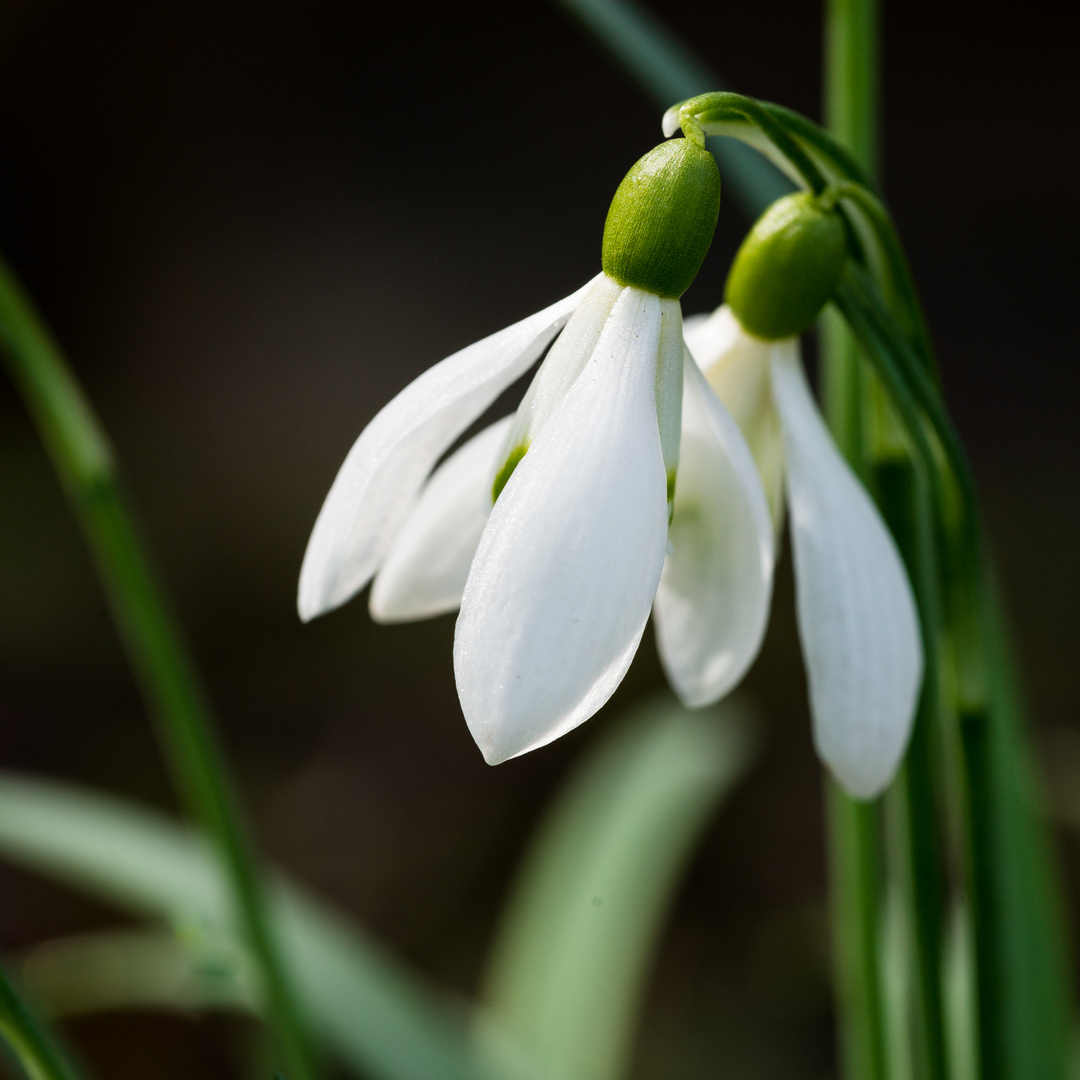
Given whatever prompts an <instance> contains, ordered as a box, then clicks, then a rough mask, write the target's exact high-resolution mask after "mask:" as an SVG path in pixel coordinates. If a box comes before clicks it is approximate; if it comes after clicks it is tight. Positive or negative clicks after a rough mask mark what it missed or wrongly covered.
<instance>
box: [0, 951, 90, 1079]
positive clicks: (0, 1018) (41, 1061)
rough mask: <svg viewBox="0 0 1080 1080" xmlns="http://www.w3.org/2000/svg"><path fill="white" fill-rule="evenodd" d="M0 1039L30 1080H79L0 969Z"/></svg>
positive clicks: (65, 1056) (65, 1058)
mask: <svg viewBox="0 0 1080 1080" xmlns="http://www.w3.org/2000/svg"><path fill="white" fill-rule="evenodd" d="M0 1039H2V1040H3V1042H4V1043H5V1044H6V1046H7V1048H8V1049H9V1050H10V1051H11V1054H12V1056H13V1057H14V1058H15V1060H16V1061H18V1063H19V1064H20V1065H21V1066H22V1070H23V1072H24V1073H25V1074H26V1075H27V1076H28V1077H29V1078H30V1080H79V1073H78V1072H77V1071H76V1069H75V1067H74V1065H72V1064H71V1062H70V1060H69V1059H68V1056H67V1054H66V1053H65V1052H64V1051H63V1050H62V1049H61V1048H60V1047H59V1046H58V1045H57V1043H56V1041H55V1039H54V1037H53V1036H52V1034H51V1033H50V1032H49V1031H48V1029H47V1028H46V1027H45V1026H44V1025H42V1024H41V1023H40V1022H39V1021H38V1020H37V1019H36V1018H35V1017H34V1015H33V1014H32V1013H31V1011H30V1010H29V1009H28V1008H27V1007H26V1004H25V1003H24V1002H23V1000H22V998H21V997H20V996H19V994H18V993H17V991H16V990H15V988H14V987H13V986H12V985H11V983H10V982H9V981H8V977H7V974H6V973H5V972H4V971H3V969H0Z"/></svg>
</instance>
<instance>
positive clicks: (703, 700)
mask: <svg viewBox="0 0 1080 1080" xmlns="http://www.w3.org/2000/svg"><path fill="white" fill-rule="evenodd" d="M685 379H686V385H685V387H684V389H683V439H682V453H681V457H680V460H679V474H678V480H677V482H676V484H675V516H674V518H673V520H672V523H671V530H670V537H669V541H668V557H667V561H666V562H665V563H664V573H663V576H662V577H661V578H660V588H659V590H658V591H657V594H656V604H655V606H654V608H653V613H654V617H655V619H656V641H657V646H658V648H659V650H660V659H661V661H662V662H663V665H664V670H665V671H666V672H667V676H668V680H669V681H670V682H671V685H672V686H673V687H674V689H675V691H676V693H677V694H678V695H679V697H680V698H681V699H682V701H683V703H684V704H686V705H689V706H691V707H694V706H700V705H708V704H710V703H711V702H714V701H718V700H719V699H720V698H721V697H723V696H724V695H725V694H726V693H728V691H730V690H731V689H732V688H733V687H734V686H735V685H736V684H737V683H738V682H739V680H740V679H741V678H742V677H743V675H744V674H745V673H746V670H747V668H749V666H750V665H751V664H752V663H753V661H754V658H755V657H756V656H757V654H758V650H759V649H760V648H761V640H762V638H763V637H764V635H765V627H766V624H767V623H768V618H769V602H770V599H771V596H772V581H773V565H774V562H775V542H774V533H773V526H772V520H771V518H770V514H769V507H768V503H767V502H766V499H765V492H764V489H763V488H762V486H761V479H760V477H759V476H758V472H757V468H756V466H755V464H754V459H753V456H752V455H751V453H750V448H749V447H748V446H747V445H746V441H745V439H743V436H742V433H741V432H740V431H739V428H738V425H737V424H736V423H735V421H734V420H733V419H732V418H731V416H730V415H729V413H728V412H727V410H726V409H725V408H724V406H723V405H722V404H721V403H720V401H719V400H718V399H717V397H716V395H715V394H714V393H713V392H712V390H711V389H710V387H709V385H708V384H707V383H706V381H705V378H704V376H703V375H702V373H701V371H700V370H698V367H697V364H696V363H695V362H694V360H693V358H692V357H691V356H690V354H689V353H687V354H686V363H685Z"/></svg>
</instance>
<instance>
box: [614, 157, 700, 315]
mask: <svg viewBox="0 0 1080 1080" xmlns="http://www.w3.org/2000/svg"><path fill="white" fill-rule="evenodd" d="M719 213H720V173H719V171H718V170H717V168H716V161H715V160H714V159H713V156H712V154H710V153H709V152H708V151H707V150H703V149H702V148H701V147H700V146H698V145H697V144H696V143H694V142H693V141H691V140H690V139H670V140H669V141H668V142H665V143H661V144H660V145H659V146H657V147H655V148H654V149H652V150H650V151H649V152H648V153H647V154H646V155H645V156H644V157H643V158H641V159H640V160H639V161H638V162H637V163H636V164H635V165H634V167H633V168H632V169H631V170H630V171H629V172H628V173H627V174H626V176H625V177H624V178H623V182H622V183H621V184H620V185H619V188H618V190H617V191H616V192H615V198H613V199H612V200H611V209H610V210H608V216H607V221H606V222H605V224H604V248H603V264H604V273H605V274H607V276H608V277H609V278H612V279H613V280H615V281H617V282H618V283H619V284H620V285H630V286H633V287H634V288H637V289H645V290H646V291H647V292H651V293H655V295H657V296H659V297H662V298H663V299H665V300H678V299H679V297H680V296H682V294H683V293H684V292H686V290H687V288H689V286H690V282H692V281H693V280H694V277H695V276H696V275H697V272H698V270H699V269H700V267H701V264H702V262H703V261H704V259H705V255H706V253H707V252H708V250H709V245H710V244H711V243H712V238H713V232H714V231H715V230H716V219H717V217H718V215H719Z"/></svg>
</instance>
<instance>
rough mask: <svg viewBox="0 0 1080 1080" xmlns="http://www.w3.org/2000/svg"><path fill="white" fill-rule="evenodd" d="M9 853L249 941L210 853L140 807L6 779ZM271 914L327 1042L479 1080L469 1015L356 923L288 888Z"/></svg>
mask: <svg viewBox="0 0 1080 1080" xmlns="http://www.w3.org/2000/svg"><path fill="white" fill-rule="evenodd" d="M0 854H2V855H3V856H4V857H6V858H7V859H9V860H10V861H12V862H15V863H18V864H20V865H22V866H25V867H28V868H30V869H32V870H35V871H37V872H39V873H42V874H44V875H46V876H49V877H52V878H54V879H55V880H58V881H60V882H62V883H64V884H66V885H68V886H71V887H73V888H77V889H80V890H82V891H85V892H87V893H89V894H90V895H93V896H96V897H98V898H99V899H102V900H105V901H107V902H110V903H113V904H116V905H117V906H118V907H120V908H122V909H124V910H127V911H129V912H131V913H133V914H137V915H140V916H144V917H149V918H151V919H155V920H160V919H163V920H166V921H167V922H169V923H171V924H172V925H174V926H175V925H180V926H194V927H200V926H201V927H205V928H208V930H209V931H210V932H216V933H219V934H223V935H225V936H226V937H227V938H228V940H230V941H232V942H235V941H237V940H238V939H239V935H238V933H237V930H236V927H235V926H234V925H232V924H231V921H230V914H229V913H230V910H231V906H230V904H229V902H228V895H227V892H226V890H225V888H224V886H223V882H222V881H221V879H220V876H219V873H218V870H217V864H216V862H215V861H214V859H213V857H212V854H211V852H210V849H209V847H208V846H207V845H206V844H205V843H204V842H203V841H202V840H201V838H199V837H198V836H197V834H195V833H193V832H192V831H190V830H188V829H186V828H184V827H182V826H180V825H177V824H175V823H173V822H172V821H170V820H169V819H168V818H166V817H164V816H163V815H160V814H157V813H155V812H153V811H149V810H145V809H142V808H140V807H137V806H135V805H134V804H131V803H126V802H124V801H122V800H119V799H115V798H110V797H107V796H104V795H100V794H96V793H92V792H89V791H85V790H80V789H78V788H75V787H72V786H68V785H65V784H60V783H56V782H52V781H43V780H36V779H28V778H25V777H19V776H14V775H12V774H10V773H8V774H0ZM272 913H273V917H274V921H275V923H276V925H277V930H278V933H279V934H280V937H281V941H282V945H283V948H284V950H285V954H286V956H287V958H288V961H289V963H290V965H291V966H292V968H293V969H294V970H295V973H296V978H297V982H298V986H299V988H300V991H301V994H302V996H303V998H304V1001H305V1002H306V1005H307V1009H308V1010H309V1012H310V1013H311V1016H312V1021H313V1023H314V1024H315V1025H316V1026H317V1028H318V1030H319V1032H320V1034H321V1035H322V1037H323V1039H324V1040H325V1042H326V1043H327V1044H328V1045H330V1046H332V1047H333V1048H334V1049H335V1050H336V1051H337V1052H338V1053H339V1054H340V1055H341V1057H342V1058H343V1059H344V1060H346V1061H348V1062H349V1063H350V1064H352V1065H353V1066H354V1067H355V1068H356V1069H357V1070H358V1071H359V1072H361V1073H362V1074H363V1075H365V1076H371V1077H376V1078H378V1080H479V1078H480V1076H481V1072H480V1069H479V1067H478V1065H477V1063H476V1060H475V1058H474V1055H473V1054H472V1051H471V1049H470V1046H469V1043H468V1038H467V1031H466V1024H465V1017H464V1016H458V1015H455V1012H454V1010H453V1008H452V1007H451V1006H450V1005H449V1004H448V1003H447V1002H446V1001H444V1000H440V998H439V997H438V995H437V994H436V993H435V992H433V991H432V990H430V989H429V988H427V987H425V986H423V985H422V984H421V983H420V981H419V980H418V979H416V978H414V977H413V976H411V975H410V974H409V973H408V972H406V971H404V970H403V969H402V968H401V967H400V966H399V965H398V964H397V963H396V962H395V961H394V960H393V959H392V958H391V957H390V956H389V955H387V954H386V953H384V952H383V951H382V950H381V949H380V948H378V947H377V946H376V945H375V944H374V943H373V942H371V941H370V940H368V939H367V938H365V937H364V936H363V935H362V934H361V933H360V932H359V931H358V930H357V929H356V928H355V927H353V926H351V925H349V924H348V923H347V922H346V921H345V920H344V919H343V918H342V917H340V916H339V915H337V914H335V913H334V912H332V911H331V910H330V909H329V907H327V906H326V905H324V904H321V903H319V902H317V901H315V900H314V899H312V898H311V897H310V896H308V895H306V894H305V893H303V892H302V891H301V890H299V889H297V888H296V887H294V886H292V885H289V884H288V883H286V882H284V881H279V882H278V883H277V885H276V887H275V889H274V893H273V904H272Z"/></svg>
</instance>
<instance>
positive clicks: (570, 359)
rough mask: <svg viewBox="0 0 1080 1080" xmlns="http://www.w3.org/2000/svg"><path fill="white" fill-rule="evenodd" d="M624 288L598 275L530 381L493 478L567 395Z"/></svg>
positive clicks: (532, 437)
mask: <svg viewBox="0 0 1080 1080" xmlns="http://www.w3.org/2000/svg"><path fill="white" fill-rule="evenodd" d="M622 288H623V287H622V286H621V285H620V284H618V282H615V281H612V279H611V278H609V277H608V276H607V274H601V275H600V276H599V277H598V278H596V279H594V281H593V282H592V284H591V288H590V289H589V292H588V295H586V296H585V298H584V299H583V300H582V301H581V303H580V304H579V305H578V307H577V310H576V311H575V312H574V314H573V315H572V316H571V317H570V321H569V322H568V323H567V324H566V328H565V329H564V330H563V332H562V333H561V334H560V335H559V337H558V340H557V341H556V342H555V344H554V345H552V346H551V348H550V349H549V350H548V354H547V356H545V357H544V362H543V363H542V364H541V365H540V369H539V370H538V371H537V373H536V375H535V376H534V377H533V380H532V382H531V383H529V389H528V390H526V391H525V396H524V397H523V398H522V399H521V404H520V405H519V406H518V410H517V413H516V415H515V416H514V424H513V427H512V428H511V429H510V431H509V432H508V433H507V436H506V441H505V445H504V447H503V452H502V453H501V454H500V455H499V460H498V461H496V462H495V463H494V465H493V467H492V474H491V480H492V481H494V480H495V477H496V474H497V473H498V472H499V471H500V470H501V469H502V466H503V465H504V463H505V462H506V460H507V458H509V457H510V455H511V454H512V453H514V452H515V451H518V453H519V456H520V451H521V450H522V449H528V447H529V446H530V444H531V443H532V441H533V439H535V438H536V436H537V433H538V432H539V431H540V429H541V428H542V427H543V426H544V424H545V423H546V422H547V419H548V417H549V416H550V415H551V414H552V412H554V410H555V408H556V406H557V405H558V404H559V402H560V401H561V400H562V398H563V395H564V394H565V393H566V392H567V390H569V389H570V387H571V386H573V385H574V382H575V380H576V379H577V377H578V376H579V375H580V374H581V371H582V369H583V368H584V367H585V365H586V363H587V362H588V360H589V357H590V356H592V354H593V350H594V349H595V348H596V343H597V342H598V341H599V340H600V335H601V334H602V333H603V330H604V326H605V325H606V323H607V320H608V316H609V315H610V314H611V309H612V307H614V305H615V301H616V300H618V298H619V295H620V293H621V292H622Z"/></svg>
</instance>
